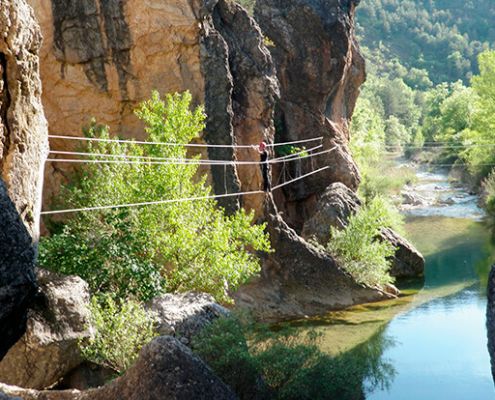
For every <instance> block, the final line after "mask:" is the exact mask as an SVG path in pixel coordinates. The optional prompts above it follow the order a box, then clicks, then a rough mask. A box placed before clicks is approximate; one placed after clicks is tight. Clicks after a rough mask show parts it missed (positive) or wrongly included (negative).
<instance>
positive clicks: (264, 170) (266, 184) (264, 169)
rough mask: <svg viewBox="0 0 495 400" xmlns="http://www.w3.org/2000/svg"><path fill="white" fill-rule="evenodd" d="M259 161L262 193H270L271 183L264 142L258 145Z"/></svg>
mask: <svg viewBox="0 0 495 400" xmlns="http://www.w3.org/2000/svg"><path fill="white" fill-rule="evenodd" d="M258 152H259V153H260V161H261V164H260V165H261V175H262V176H263V191H265V192H270V191H271V190H272V182H271V177H270V164H269V157H268V149H267V146H266V143H265V142H261V143H260V144H259V145H258Z"/></svg>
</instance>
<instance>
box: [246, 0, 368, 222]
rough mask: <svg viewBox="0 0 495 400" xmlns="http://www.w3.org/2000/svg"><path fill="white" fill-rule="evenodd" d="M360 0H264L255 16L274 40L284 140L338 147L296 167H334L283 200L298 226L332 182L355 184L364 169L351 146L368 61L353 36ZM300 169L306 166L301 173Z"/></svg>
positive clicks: (281, 204)
mask: <svg viewBox="0 0 495 400" xmlns="http://www.w3.org/2000/svg"><path fill="white" fill-rule="evenodd" d="M357 3H358V1H354V0H264V1H259V2H257V4H256V7H255V17H256V20H257V21H258V22H259V24H260V27H261V29H262V30H263V32H264V33H265V34H266V36H267V37H268V38H269V40H270V41H271V43H272V46H271V47H270V49H271V52H272V55H273V59H274V62H275V65H276V68H277V76H278V80H279V82H280V93H281V96H280V102H279V103H278V107H277V114H276V126H277V135H276V140H277V141H278V142H286V141H292V140H299V139H308V138H314V137H320V136H322V137H323V144H324V148H325V149H330V148H333V147H335V146H338V147H337V148H336V150H335V151H333V152H331V153H328V154H325V155H322V156H319V157H317V158H315V159H311V160H305V161H303V163H302V165H299V166H296V165H294V163H293V165H291V166H289V169H290V168H292V170H290V172H291V173H292V175H293V176H294V175H295V174H297V173H302V174H304V173H307V172H310V171H312V170H314V169H317V168H319V167H323V166H330V168H329V169H327V170H326V171H323V172H322V173H320V174H317V175H313V176H310V177H309V178H308V179H304V180H301V181H300V182H298V183H296V184H294V185H291V186H289V187H287V188H286V189H284V194H283V196H280V195H278V196H277V198H276V200H277V204H278V206H279V207H280V208H281V209H282V210H283V211H285V212H286V215H287V217H286V219H287V220H288V221H289V222H291V223H292V225H293V226H295V227H296V228H298V229H301V228H302V223H303V222H304V221H305V220H306V219H307V218H308V217H309V216H311V214H312V213H313V212H314V206H315V200H316V198H317V197H318V195H320V194H321V193H323V192H324V190H325V189H326V188H327V186H328V185H329V184H330V183H332V182H342V183H344V184H345V185H347V186H348V187H350V188H352V189H356V188H357V186H358V184H359V180H360V177H359V172H358V170H357V167H356V165H355V163H354V162H353V160H352V157H351V155H350V152H349V148H348V143H349V121H350V118H351V117H352V113H353V111H354V106H355V103H356V100H357V96H358V93H359V87H360V85H361V84H362V83H363V82H364V79H365V68H364V60H363V57H362V56H361V54H360V52H359V49H358V45H357V42H356V38H355V36H354V12H355V8H356V5H357ZM295 168H299V169H300V172H297V171H296V170H295Z"/></svg>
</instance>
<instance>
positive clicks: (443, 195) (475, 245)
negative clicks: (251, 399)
mask: <svg viewBox="0 0 495 400" xmlns="http://www.w3.org/2000/svg"><path fill="white" fill-rule="evenodd" d="M418 178H419V181H418V183H417V184H416V185H415V187H414V188H412V190H413V191H414V192H416V193H419V194H421V195H422V196H424V198H426V199H427V200H428V201H427V204H425V205H422V206H418V207H414V208H411V209H408V210H405V214H406V216H407V218H406V232H407V237H408V239H410V240H411V241H412V242H413V243H414V244H415V245H416V247H417V248H418V249H419V250H420V251H421V252H422V253H423V255H424V256H425V258H426V269H425V279H424V281H422V282H410V283H408V284H402V285H401V284H399V287H400V288H401V290H402V292H403V294H404V296H402V297H401V298H400V299H398V300H395V301H387V302H382V303H374V304H368V305H362V306H358V307H354V308H352V309H350V310H346V311H342V312H334V313H331V314H329V315H326V316H324V317H321V318H317V319H314V320H311V321H310V322H308V321H305V322H301V323H300V326H301V329H308V327H311V328H316V330H317V331H319V332H320V333H321V334H322V341H321V347H322V348H323V350H325V351H327V352H329V353H332V354H337V353H342V352H343V353H347V354H348V355H349V356H350V357H353V355H354V353H356V354H359V357H365V358H366V357H367V358H368V359H365V360H364V361H363V362H367V363H368V364H370V365H372V366H373V365H374V366H376V368H371V370H372V372H368V376H366V377H363V379H362V380H361V382H362V383H363V384H364V387H367V388H368V390H367V391H366V399H370V400H371V399H372V400H382V399H391V400H392V399H393V400H417V399H422V400H427V399H440V400H444V399H445V400H488V399H493V398H495V390H494V384H493V381H492V377H491V372H490V360H489V355H488V351H487V346H486V329H485V307H486V283H487V276H488V272H489V267H490V265H491V264H492V263H493V261H494V260H495V248H494V246H493V245H492V244H491V240H490V236H491V235H490V233H489V232H488V230H487V228H486V227H485V226H484V225H483V222H482V221H481V217H482V212H481V210H480V209H479V208H478V207H477V205H476V198H475V197H474V196H469V195H468V194H467V193H465V191H464V189H462V188H459V187H457V188H456V187H454V186H452V185H451V184H450V183H449V182H448V180H447V176H446V175H445V174H443V173H441V172H438V173H434V174H432V173H427V172H420V173H418ZM296 325H297V323H296ZM356 349H360V351H356ZM362 349H365V351H364V352H363V351H362ZM363 354H364V355H363ZM356 357H358V356H357V355H356ZM375 375H377V376H378V377H379V379H381V380H385V381H386V383H387V385H384V387H381V386H382V385H378V386H376V385H373V384H372V383H373V381H374V379H375V378H377V376H375ZM371 388H372V390H371Z"/></svg>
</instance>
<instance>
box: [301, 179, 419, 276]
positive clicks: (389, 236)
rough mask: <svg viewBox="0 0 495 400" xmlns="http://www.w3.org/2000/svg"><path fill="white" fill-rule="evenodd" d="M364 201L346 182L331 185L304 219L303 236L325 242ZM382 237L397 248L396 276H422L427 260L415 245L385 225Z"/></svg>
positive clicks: (341, 227) (322, 243)
mask: <svg viewBox="0 0 495 400" xmlns="http://www.w3.org/2000/svg"><path fill="white" fill-rule="evenodd" d="M361 205H362V204H361V201H360V200H359V198H358V196H357V195H356V193H354V192H353V191H352V190H350V189H349V188H347V187H346V186H345V185H343V184H341V183H334V184H332V185H330V186H329V187H328V188H327V190H326V191H325V192H324V194H323V195H322V196H321V198H320V199H319V201H318V203H317V205H316V207H315V208H316V212H315V213H314V214H313V215H312V216H311V218H309V219H308V220H307V221H306V222H305V223H304V226H303V231H302V236H303V237H304V238H305V239H307V240H309V239H313V240H316V242H318V243H319V244H320V245H322V246H326V245H327V243H328V241H329V240H330V232H331V228H332V227H333V228H336V229H344V228H345V227H346V226H347V223H348V221H349V218H350V216H351V215H353V214H354V213H356V212H357V211H358V210H359V208H360V207H361ZM379 239H380V240H384V241H387V242H389V243H390V244H392V246H394V247H395V248H396V251H395V254H394V256H393V257H392V259H391V261H392V265H391V268H390V271H389V272H390V275H392V276H393V277H395V278H415V277H421V276H423V274H424V267H425V260H424V257H423V256H422V255H421V253H420V252H419V251H418V250H417V249H416V248H415V247H414V245H412V244H411V243H410V242H409V241H408V240H406V239H405V238H403V237H402V236H401V235H399V234H398V233H397V232H395V231H394V230H392V229H390V228H385V229H382V230H381V232H380V235H379Z"/></svg>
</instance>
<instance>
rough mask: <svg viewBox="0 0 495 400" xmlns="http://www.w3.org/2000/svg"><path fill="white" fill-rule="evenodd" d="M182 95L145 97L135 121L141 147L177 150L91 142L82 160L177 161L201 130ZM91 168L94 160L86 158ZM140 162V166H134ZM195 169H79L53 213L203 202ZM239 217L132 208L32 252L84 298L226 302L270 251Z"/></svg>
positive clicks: (71, 226) (260, 228)
mask: <svg viewBox="0 0 495 400" xmlns="http://www.w3.org/2000/svg"><path fill="white" fill-rule="evenodd" d="M190 102H191V95H190V94H189V93H185V94H183V95H179V94H175V95H168V96H167V97H166V100H165V101H163V100H161V99H160V97H159V95H158V94H157V93H153V96H152V99H151V100H149V101H147V102H145V103H143V104H142V105H141V107H140V108H139V110H138V111H137V115H138V117H139V118H140V119H141V120H142V121H143V122H144V123H145V126H146V132H147V133H148V135H149V138H148V140H149V141H151V142H167V143H175V144H177V146H161V145H146V146H138V145H136V144H133V143H131V144H129V143H115V142H111V143H108V142H95V143H94V144H91V145H89V146H88V148H87V150H88V152H89V153H96V154H102V155H106V156H110V158H111V159H113V160H121V158H119V157H121V156H122V155H123V154H125V155H127V156H128V157H130V159H131V160H137V159H135V158H133V157H136V156H138V157H145V158H144V161H147V160H149V161H152V160H153V158H155V160H156V158H162V159H163V158H169V159H170V158H172V159H179V160H182V159H186V158H187V151H186V148H185V147H184V146H181V144H186V143H189V142H190V141H191V140H193V139H194V138H196V137H197V136H198V135H199V133H200V132H201V130H202V129H203V127H204V119H205V115H204V113H203V110H202V108H197V109H196V110H194V111H191V110H190V108H189V106H190ZM88 134H89V136H91V137H96V138H103V139H108V138H110V135H109V134H108V131H107V129H105V128H103V129H101V128H96V127H93V128H92V129H91V130H90V131H89V133H88ZM95 158H98V159H100V158H99V157H97V156H95ZM141 160H142V159H141ZM198 167H199V165H198V164H196V163H188V164H171V163H164V162H162V163H159V164H156V163H155V164H152V163H147V162H140V163H133V164H122V163H114V164H85V166H84V168H83V169H81V171H80V172H78V173H77V175H76V176H75V177H74V179H73V180H72V181H73V182H74V183H73V184H72V185H68V186H66V187H64V188H63V189H62V193H61V195H60V199H63V201H62V202H60V204H59V205H58V206H59V207H63V208H79V207H87V206H95V205H106V204H109V205H113V204H115V205H116V204H133V203H141V202H144V201H161V200H179V199H183V198H191V197H193V198H194V197H206V196H210V195H211V191H210V188H209V187H208V186H207V185H206V184H205V181H206V178H205V177H203V178H198ZM252 219H253V217H252V215H249V214H247V213H246V212H245V211H243V210H241V211H239V212H237V213H235V214H234V215H232V216H226V215H225V214H224V212H223V210H222V209H220V208H218V207H217V203H216V201H215V200H212V199H204V200H196V201H179V202H175V203H167V204H155V205H150V206H142V207H124V208H118V209H106V210H98V211H85V212H79V213H76V214H73V215H71V218H70V219H68V220H67V221H66V223H65V226H64V227H63V228H62V229H60V230H59V231H57V232H55V233H54V234H53V235H52V236H51V237H49V238H46V239H43V240H42V241H41V245H40V258H39V262H40V264H41V265H42V266H43V267H45V268H48V269H53V270H56V271H59V272H62V273H65V274H76V275H79V276H81V277H82V278H83V279H85V280H87V281H88V282H89V284H90V285H91V289H92V290H93V292H106V293H112V294H113V295H114V296H116V297H117V298H127V297H129V296H133V297H136V298H138V299H140V300H143V301H145V300H148V299H150V298H152V297H154V296H156V295H158V294H159V293H162V292H164V291H187V290H197V291H202V292H208V293H211V294H212V295H214V296H215V297H216V299H217V300H218V301H222V302H229V301H230V297H229V293H230V291H233V290H235V289H236V288H237V287H238V286H239V285H240V284H242V283H244V282H246V281H247V280H248V279H249V278H250V277H251V276H253V275H255V274H256V273H258V271H259V269H260V261H259V259H258V257H257V256H256V255H255V254H254V253H253V251H270V244H269V238H268V235H267V234H266V233H265V231H264V229H265V226H264V225H252V224H251V223H252Z"/></svg>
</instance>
